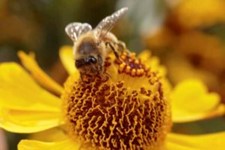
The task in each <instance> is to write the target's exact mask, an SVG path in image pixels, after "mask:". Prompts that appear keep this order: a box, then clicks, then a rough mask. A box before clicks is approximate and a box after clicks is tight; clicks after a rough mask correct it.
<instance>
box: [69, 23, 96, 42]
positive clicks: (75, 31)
mask: <svg viewBox="0 0 225 150" xmlns="http://www.w3.org/2000/svg"><path fill="white" fill-rule="evenodd" d="M91 30H92V27H91V25H89V24H88V23H78V22H73V23H70V24H68V25H67V26H66V28H65V31H66V33H67V35H68V36H69V37H70V38H71V40H73V41H74V42H76V40H77V38H78V37H79V36H80V35H81V34H84V33H86V32H88V31H91Z"/></svg>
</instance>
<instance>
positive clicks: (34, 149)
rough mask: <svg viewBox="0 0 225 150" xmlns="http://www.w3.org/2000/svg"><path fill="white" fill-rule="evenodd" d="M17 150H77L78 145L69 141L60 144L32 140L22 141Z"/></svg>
mask: <svg viewBox="0 0 225 150" xmlns="http://www.w3.org/2000/svg"><path fill="white" fill-rule="evenodd" d="M18 149H19V150H79V149H80V143H76V142H74V141H70V140H64V141H60V142H40V141H34V140H22V141H21V142H20V143H19V145H18Z"/></svg>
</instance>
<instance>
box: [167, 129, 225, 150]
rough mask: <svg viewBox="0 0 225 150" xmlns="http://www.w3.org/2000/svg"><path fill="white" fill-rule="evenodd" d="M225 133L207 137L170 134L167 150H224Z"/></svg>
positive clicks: (207, 135)
mask: <svg viewBox="0 0 225 150" xmlns="http://www.w3.org/2000/svg"><path fill="white" fill-rule="evenodd" d="M224 143H225V132H220V133H214V134H205V135H181V134H172V133H171V134H168V136H167V141H166V150H211V149H213V150H224V149H225V145H224Z"/></svg>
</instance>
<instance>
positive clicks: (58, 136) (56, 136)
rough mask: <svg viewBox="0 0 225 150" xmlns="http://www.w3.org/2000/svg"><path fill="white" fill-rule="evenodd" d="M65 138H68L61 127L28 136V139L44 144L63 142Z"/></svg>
mask: <svg viewBox="0 0 225 150" xmlns="http://www.w3.org/2000/svg"><path fill="white" fill-rule="evenodd" d="M66 138H68V137H67V135H66V132H65V129H64V127H63V126H58V127H55V128H51V129H48V130H45V131H42V132H37V133H33V134H31V135H30V136H29V139H32V140H38V141H44V142H52V141H55V142H56V141H63V140H65V139H66Z"/></svg>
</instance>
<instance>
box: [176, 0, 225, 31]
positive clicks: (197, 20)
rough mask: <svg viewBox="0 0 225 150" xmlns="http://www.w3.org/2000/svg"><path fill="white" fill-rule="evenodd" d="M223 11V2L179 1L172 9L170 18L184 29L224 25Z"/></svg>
mask: <svg viewBox="0 0 225 150" xmlns="http://www.w3.org/2000/svg"><path fill="white" fill-rule="evenodd" d="M224 10H225V1H224V0H181V1H180V3H179V4H178V5H177V7H175V8H174V10H173V17H172V18H176V19H177V20H178V22H179V24H181V26H182V27H185V28H196V27H206V26H211V25H214V24H218V23H224V22H225V13H224ZM187 20H188V21H187Z"/></svg>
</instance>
